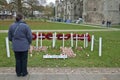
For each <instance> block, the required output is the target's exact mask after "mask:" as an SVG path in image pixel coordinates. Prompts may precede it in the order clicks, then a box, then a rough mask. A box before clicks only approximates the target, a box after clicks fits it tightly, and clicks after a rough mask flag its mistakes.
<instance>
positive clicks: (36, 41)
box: [36, 32, 39, 48]
mask: <svg viewBox="0 0 120 80" xmlns="http://www.w3.org/2000/svg"><path fill="white" fill-rule="evenodd" d="M36 35H37V39H36V47H37V48H38V39H39V36H38V32H37V33H36Z"/></svg>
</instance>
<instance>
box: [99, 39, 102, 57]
mask: <svg viewBox="0 0 120 80" xmlns="http://www.w3.org/2000/svg"><path fill="white" fill-rule="evenodd" d="M99 56H102V38H101V37H100V38H99Z"/></svg>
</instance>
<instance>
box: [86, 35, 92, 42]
mask: <svg viewBox="0 0 120 80" xmlns="http://www.w3.org/2000/svg"><path fill="white" fill-rule="evenodd" d="M87 37H88V42H90V41H91V37H90V35H89V34H88V35H87Z"/></svg>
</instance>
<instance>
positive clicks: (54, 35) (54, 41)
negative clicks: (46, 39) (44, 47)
mask: <svg viewBox="0 0 120 80" xmlns="http://www.w3.org/2000/svg"><path fill="white" fill-rule="evenodd" d="M52 40H53V42H52V47H53V48H54V47H55V43H56V32H55V33H53V37H52Z"/></svg>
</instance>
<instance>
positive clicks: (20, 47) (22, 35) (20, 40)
mask: <svg viewBox="0 0 120 80" xmlns="http://www.w3.org/2000/svg"><path fill="white" fill-rule="evenodd" d="M22 18H23V15H22V14H20V13H18V14H17V15H16V21H15V22H14V23H13V24H12V25H11V26H10V28H9V31H8V37H9V40H10V41H11V42H12V49H13V51H14V54H15V60H16V75H17V76H18V77H20V76H26V75H27V74H28V71H27V59H28V49H29V47H30V44H31V43H32V33H31V29H30V28H29V26H28V25H27V24H26V23H25V22H23V20H22Z"/></svg>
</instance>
